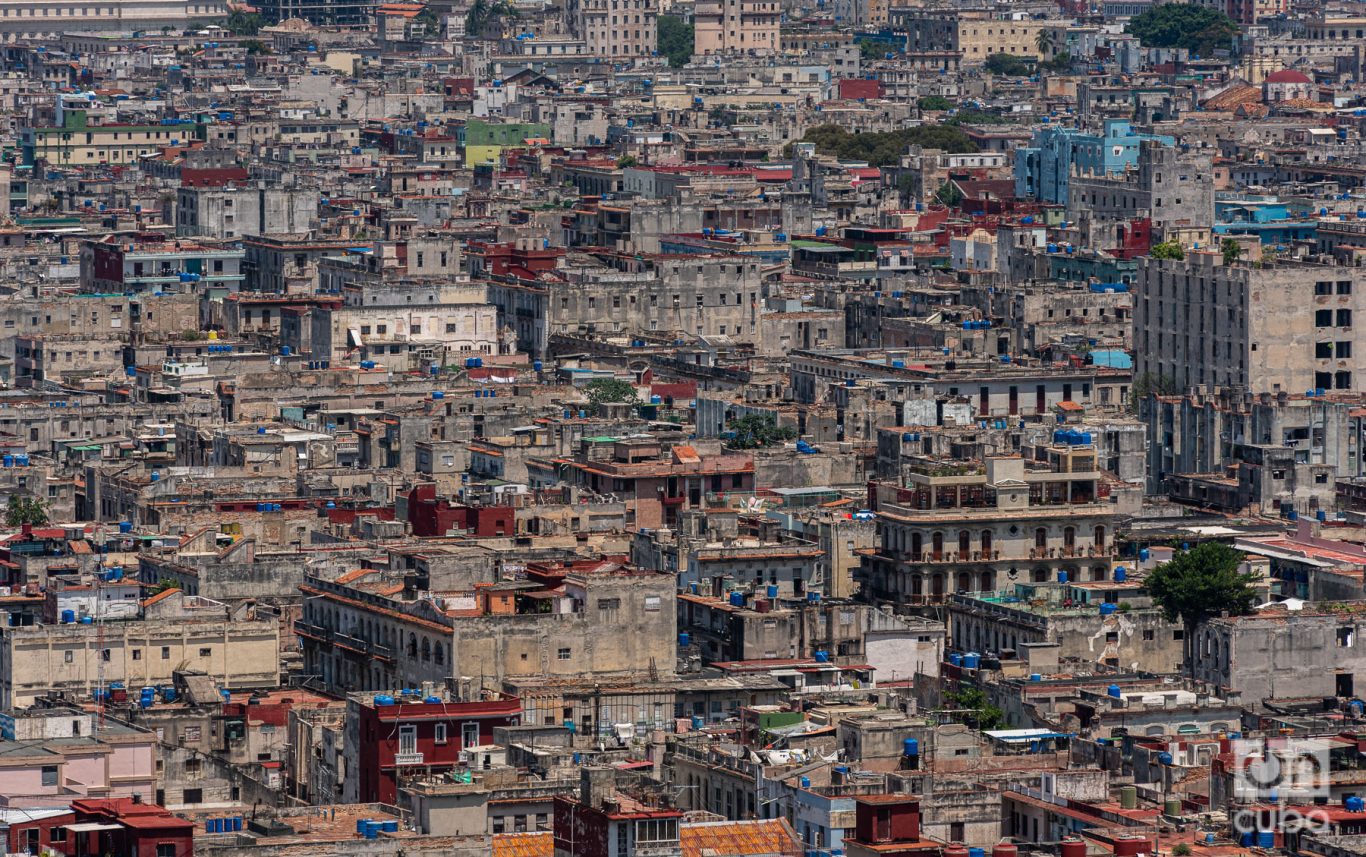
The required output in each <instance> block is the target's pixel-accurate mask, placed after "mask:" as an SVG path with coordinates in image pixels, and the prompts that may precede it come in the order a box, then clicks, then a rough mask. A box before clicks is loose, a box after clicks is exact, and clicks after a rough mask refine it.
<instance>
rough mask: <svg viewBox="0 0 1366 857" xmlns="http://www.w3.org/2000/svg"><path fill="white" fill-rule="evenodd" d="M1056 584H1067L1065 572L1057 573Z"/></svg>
mask: <svg viewBox="0 0 1366 857" xmlns="http://www.w3.org/2000/svg"><path fill="white" fill-rule="evenodd" d="M1058 582H1059V583H1066V582H1067V572H1065V571H1059V572H1058Z"/></svg>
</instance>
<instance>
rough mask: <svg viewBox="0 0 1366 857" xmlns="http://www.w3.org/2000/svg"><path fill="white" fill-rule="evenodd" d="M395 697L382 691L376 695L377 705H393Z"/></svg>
mask: <svg viewBox="0 0 1366 857" xmlns="http://www.w3.org/2000/svg"><path fill="white" fill-rule="evenodd" d="M393 704H394V698H393V697H392V696H390V695H389V694H387V693H381V694H380V695H378V696H376V697H375V705H393Z"/></svg>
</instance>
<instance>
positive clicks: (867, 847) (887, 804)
mask: <svg viewBox="0 0 1366 857" xmlns="http://www.w3.org/2000/svg"><path fill="white" fill-rule="evenodd" d="M941 847H942V846H941V845H940V843H938V842H931V841H929V840H925V839H921V838H920V801H919V800H917V799H916V798H914V797H911V796H909V795H903V794H889V795H864V796H863V797H858V798H855V804H854V835H853V836H845V837H844V851H845V853H846V854H848V855H849V857H873V855H879V856H880V857H938V855H939V853H940V848H941Z"/></svg>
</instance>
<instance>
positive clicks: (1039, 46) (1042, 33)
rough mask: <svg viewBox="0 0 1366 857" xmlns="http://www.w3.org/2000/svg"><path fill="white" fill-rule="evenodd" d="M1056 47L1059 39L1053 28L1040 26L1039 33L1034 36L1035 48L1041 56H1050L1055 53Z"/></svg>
mask: <svg viewBox="0 0 1366 857" xmlns="http://www.w3.org/2000/svg"><path fill="white" fill-rule="evenodd" d="M1055 47H1057V41H1056V36H1055V34H1054V32H1053V30H1052V28H1050V27H1040V28H1039V32H1038V35H1036V36H1035V37H1034V48H1035V49H1036V50H1037V51H1038V52H1039V56H1041V57H1046V56H1048V55H1049V54H1051V53H1053V49H1054V48H1055Z"/></svg>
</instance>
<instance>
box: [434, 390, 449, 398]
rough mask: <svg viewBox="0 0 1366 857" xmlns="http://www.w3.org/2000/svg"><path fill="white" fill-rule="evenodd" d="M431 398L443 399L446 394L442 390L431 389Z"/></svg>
mask: <svg viewBox="0 0 1366 857" xmlns="http://www.w3.org/2000/svg"><path fill="white" fill-rule="evenodd" d="M432 398H433V399H444V398H446V394H445V393H444V392H443V391H441V390H433V391H432Z"/></svg>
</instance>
